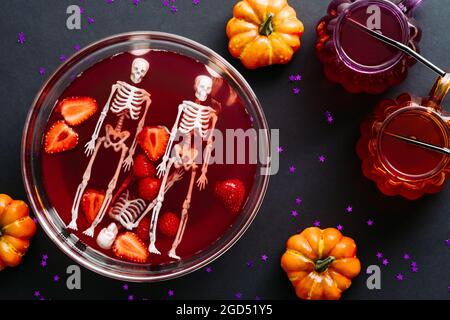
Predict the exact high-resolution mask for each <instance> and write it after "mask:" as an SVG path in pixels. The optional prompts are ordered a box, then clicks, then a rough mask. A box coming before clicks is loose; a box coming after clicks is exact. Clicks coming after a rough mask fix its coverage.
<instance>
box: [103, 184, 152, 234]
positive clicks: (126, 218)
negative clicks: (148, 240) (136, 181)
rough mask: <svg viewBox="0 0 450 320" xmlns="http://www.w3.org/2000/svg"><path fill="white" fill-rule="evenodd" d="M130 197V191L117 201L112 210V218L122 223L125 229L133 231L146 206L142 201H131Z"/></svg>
mask: <svg viewBox="0 0 450 320" xmlns="http://www.w3.org/2000/svg"><path fill="white" fill-rule="evenodd" d="M129 195H130V194H129V192H128V190H127V191H125V192H124V193H122V195H121V196H120V197H119V200H117V202H116V203H115V205H114V207H113V208H112V209H111V217H112V218H113V219H115V220H117V221H118V222H120V224H121V225H122V226H123V227H124V228H126V229H128V230H131V229H132V228H133V224H134V223H135V222H136V220H137V219H138V218H139V217H140V215H141V213H142V212H143V211H144V209H145V207H146V205H145V201H144V200H142V199H134V200H130V199H129Z"/></svg>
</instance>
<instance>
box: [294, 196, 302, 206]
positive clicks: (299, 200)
mask: <svg viewBox="0 0 450 320" xmlns="http://www.w3.org/2000/svg"><path fill="white" fill-rule="evenodd" d="M301 203H302V199H301V198H300V197H297V198H295V204H296V205H300V204H301Z"/></svg>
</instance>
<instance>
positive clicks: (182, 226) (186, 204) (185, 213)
mask: <svg viewBox="0 0 450 320" xmlns="http://www.w3.org/2000/svg"><path fill="white" fill-rule="evenodd" d="M196 174H197V165H196V164H195V163H193V164H192V167H191V181H190V183H189V189H188V193H187V196H186V199H185V200H184V202H183V210H182V211H181V219H180V225H179V226H178V231H177V235H176V236H175V240H174V241H173V244H172V248H171V249H170V251H169V257H171V258H173V259H177V260H180V257H179V256H178V255H177V254H176V250H177V247H178V245H179V244H180V242H181V240H182V239H183V234H184V230H185V229H186V224H187V220H188V212H189V207H190V206H191V198H192V190H193V188H194V184H195V176H196Z"/></svg>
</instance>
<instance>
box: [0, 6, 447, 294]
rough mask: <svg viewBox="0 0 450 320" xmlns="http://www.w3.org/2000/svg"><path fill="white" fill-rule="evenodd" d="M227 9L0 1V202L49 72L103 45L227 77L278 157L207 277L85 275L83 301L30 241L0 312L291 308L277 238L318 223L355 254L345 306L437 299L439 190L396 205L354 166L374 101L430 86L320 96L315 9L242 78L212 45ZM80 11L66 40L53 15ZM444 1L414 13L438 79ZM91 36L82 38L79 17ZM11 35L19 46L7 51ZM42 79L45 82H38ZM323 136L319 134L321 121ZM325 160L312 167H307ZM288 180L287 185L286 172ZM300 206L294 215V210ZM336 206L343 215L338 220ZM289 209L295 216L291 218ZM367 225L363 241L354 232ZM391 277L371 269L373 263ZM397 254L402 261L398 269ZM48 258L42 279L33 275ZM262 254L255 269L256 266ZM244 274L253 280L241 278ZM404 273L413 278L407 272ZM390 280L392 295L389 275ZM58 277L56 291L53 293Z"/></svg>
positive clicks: (335, 90) (443, 218) (51, 248)
mask: <svg viewBox="0 0 450 320" xmlns="http://www.w3.org/2000/svg"><path fill="white" fill-rule="evenodd" d="M234 2H235V1H228V0H220V1H219V0H200V4H199V5H198V6H194V5H193V4H192V3H191V1H188V0H183V1H182V0H178V1H176V2H175V5H177V7H178V12H177V13H171V12H170V10H169V9H168V8H166V7H164V6H163V5H162V1H159V0H141V1H140V3H139V5H138V6H135V5H133V2H132V1H131V0H129V1H128V0H116V1H114V3H113V4H107V3H106V1H104V0H95V1H94V0H86V1H76V0H71V1H69V0H67V1H66V0H64V1H63V0H49V1H44V0H41V1H27V0H14V1H2V2H1V4H0V12H2V16H1V18H0V39H1V41H2V47H1V48H0V84H1V85H0V108H1V109H0V110H1V112H0V165H1V170H0V192H2V193H8V194H10V195H11V196H13V197H14V198H18V199H25V198H26V195H25V192H24V188H23V185H22V177H21V172H20V162H19V159H20V139H21V133H22V128H23V125H24V121H25V117H26V114H27V112H28V108H29V106H30V104H31V102H32V100H33V98H34V96H35V95H36V93H37V92H38V90H39V88H40V86H41V85H42V83H43V82H44V81H45V79H46V77H47V76H48V75H49V74H50V73H51V72H52V71H53V70H55V68H56V67H57V66H58V65H59V64H60V61H59V56H60V55H66V56H70V55H71V54H72V53H73V52H74V50H73V47H74V45H76V44H80V45H81V46H82V47H83V46H85V45H87V44H89V43H90V42H92V41H96V40H98V39H101V38H103V37H106V36H110V35H113V34H115V33H121V32H126V31H133V30H157V31H165V32H172V33H175V34H179V35H182V36H185V37H188V38H191V39H193V40H195V41H198V42H200V43H202V44H204V45H206V46H208V47H210V48H212V49H213V50H215V51H216V52H218V53H219V54H221V55H223V56H224V57H225V58H226V59H227V60H228V61H230V62H231V63H232V64H233V65H234V66H236V67H237V68H238V70H240V71H241V72H242V74H243V75H244V77H245V78H246V79H247V80H248V81H249V83H250V84H251V85H252V87H253V89H254V91H255V92H256V94H257V95H258V97H259V99H260V100H261V103H262V105H263V108H264V111H265V114H266V117H267V120H268V122H269V125H270V127H271V128H279V129H280V135H281V141H280V144H281V146H282V147H283V148H284V152H282V153H281V155H280V159H281V160H280V161H281V164H280V172H279V173H278V175H276V176H274V177H272V178H271V181H270V185H269V189H268V193H267V196H266V198H265V201H264V203H263V205H262V208H261V210H260V212H259V215H258V216H257V218H256V220H255V221H254V223H253V224H252V226H251V227H250V229H249V230H248V231H247V233H246V234H245V235H244V236H243V238H242V239H241V240H240V241H239V242H238V243H237V244H236V245H235V246H234V247H233V248H232V249H230V250H229V251H228V252H227V253H226V254H224V255H223V256H222V257H221V258H219V259H218V260H217V261H216V262H214V263H213V264H212V265H211V267H212V272H210V273H207V272H205V270H199V271H197V272H195V273H193V274H190V275H188V276H185V277H183V278H181V279H177V280H172V281H168V282H163V283H156V284H131V283H130V284H129V288H128V290H124V289H123V288H122V286H123V283H121V282H118V281H115V280H110V279H107V278H104V277H101V276H99V275H96V274H94V273H93V272H91V271H88V270H85V269H83V271H82V290H73V291H70V290H68V289H67V288H66V286H65V279H66V275H65V270H66V267H67V266H68V265H70V264H73V262H72V261H71V260H70V259H69V258H68V257H66V256H65V255H64V254H63V253H61V252H60V251H59V250H58V249H57V248H56V246H55V245H54V244H53V243H52V242H51V241H50V240H49V238H48V237H47V236H46V235H45V234H44V232H43V231H42V229H40V228H39V229H38V233H37V235H36V236H35V238H34V239H33V241H32V245H31V248H30V250H29V251H28V253H27V255H26V257H25V258H24V261H23V263H22V265H21V266H20V267H18V268H15V269H8V270H6V271H3V272H1V273H0V299H36V298H35V297H34V292H35V291H36V290H38V291H40V294H41V297H44V298H46V299H127V298H128V296H129V295H133V296H134V298H135V299H142V298H145V299H167V298H169V297H168V294H167V292H168V290H173V291H174V296H173V297H172V298H170V299H233V298H235V294H236V293H238V292H240V293H242V299H254V298H255V297H260V298H262V299H295V294H294V291H293V289H292V287H291V285H290V283H289V281H288V280H287V278H286V276H285V274H284V273H283V272H282V270H281V268H280V266H279V258H280V256H281V254H282V252H283V251H284V245H285V241H286V240H287V238H288V237H289V236H290V235H292V234H293V233H295V232H296V231H298V230H299V229H300V228H304V227H308V226H311V225H312V224H313V222H314V221H315V220H320V222H321V226H322V227H327V226H336V225H338V224H341V225H343V227H344V233H345V234H346V235H348V236H350V237H353V238H354V239H355V240H356V242H357V244H358V256H359V258H360V259H361V262H362V265H363V269H362V271H361V274H360V276H359V277H357V278H356V279H355V280H354V282H353V285H352V287H351V288H350V290H349V291H347V292H346V293H345V294H344V298H345V299H449V297H450V292H449V289H448V286H450V277H449V275H450V274H449V269H450V268H449V267H450V255H449V249H450V247H449V246H448V245H446V239H448V238H450V232H449V228H448V227H449V224H448V222H449V218H448V215H449V212H450V204H449V201H448V199H449V196H450V188H449V186H448V185H447V186H446V188H445V189H444V191H442V192H441V193H439V194H437V195H433V196H425V197H423V198H422V199H420V200H418V201H415V202H409V201H406V200H404V199H401V198H398V197H394V198H388V197H385V196H383V195H382V194H381V193H380V192H379V191H378V189H377V188H376V187H375V185H374V184H373V183H372V182H371V181H368V180H367V179H366V178H364V177H363V176H362V173H361V170H360V161H359V159H358V158H357V156H356V153H355V144H356V141H357V139H358V138H359V125H360V122H361V121H362V120H363V119H364V118H365V117H366V116H367V115H368V114H369V113H370V111H371V110H372V109H373V107H374V105H375V104H376V102H377V101H379V100H380V99H381V98H382V97H395V96H396V95H397V94H399V93H401V92H403V91H409V92H412V93H414V94H416V95H421V96H424V95H426V94H427V92H428V90H429V89H430V88H431V86H432V85H433V83H434V78H435V76H434V74H433V73H432V72H431V71H429V70H428V69H426V68H425V67H423V66H421V65H416V66H414V67H413V69H412V71H411V72H410V74H409V77H408V79H407V80H406V81H405V82H404V83H403V84H401V85H400V86H398V87H395V88H394V89H391V90H390V91H388V92H386V93H385V94H384V95H382V96H367V95H363V94H361V95H350V94H347V93H345V92H344V91H343V89H342V88H341V87H339V86H335V85H331V84H330V83H328V82H327V81H326V80H325V78H324V76H323V73H322V70H321V66H320V64H319V62H318V60H317V59H316V57H315V54H314V43H315V40H316V36H315V30H314V27H315V24H316V23H317V21H318V20H319V18H320V17H321V16H323V15H324V14H325V10H326V7H327V4H328V1H324V0H320V1H317V0H314V1H313V0H303V1H300V0H298V1H292V0H291V1H290V3H291V5H292V6H293V7H294V8H295V9H296V10H297V13H298V16H299V18H300V19H301V20H302V21H303V23H304V25H305V35H304V37H303V43H302V48H301V50H300V52H299V53H298V54H297V55H296V56H295V58H294V60H293V62H292V63H290V64H289V65H286V66H277V67H271V68H266V69H262V70H258V71H246V70H244V68H243V67H242V66H241V65H240V63H239V61H237V60H234V59H232V58H231V56H230V55H229V53H228V51H227V38H226V35H225V33H224V29H225V24H226V21H227V20H228V19H229V18H230V16H231V12H232V7H233V4H234ZM69 4H78V5H81V6H82V7H84V8H85V13H84V14H83V25H82V29H81V30H78V31H69V30H67V29H66V26H65V24H66V17H67V15H66V13H65V12H66V8H67V6H68V5H69ZM449 14H450V1H448V0H445V1H444V0H439V1H438V0H426V1H424V3H423V5H422V7H421V8H419V9H418V11H417V12H416V19H417V20H418V21H419V23H420V25H421V26H422V29H423V40H422V42H421V48H422V52H423V53H424V54H425V55H426V56H427V57H429V59H430V60H431V61H434V62H436V63H438V64H439V65H440V66H442V67H443V68H448V67H449V66H450V55H449V53H448V52H449V50H450V36H449V34H448V32H447V31H448V30H449V29H450V20H449V19H447V18H446V17H448V16H449ZM88 16H92V17H94V19H95V23H93V24H91V25H88V24H87V22H86V21H87V17H88ZM19 32H24V33H25V35H26V42H25V43H24V44H23V45H21V44H19V43H17V35H18V33H19ZM39 67H45V68H46V75H44V76H41V75H39V73H38V70H39ZM297 73H301V74H302V77H303V80H302V81H301V82H299V87H300V89H301V93H300V94H299V95H294V94H293V93H292V88H293V86H294V85H292V84H290V83H289V81H288V77H289V75H290V74H297ZM327 110H329V111H331V112H332V114H333V118H334V122H333V123H332V124H328V123H327V121H326V117H325V116H324V112H325V111H327ZM320 155H325V156H326V161H325V162H324V163H321V162H320V161H319V156H320ZM291 165H294V166H295V167H296V171H295V173H294V174H291V173H289V166H291ZM296 197H300V198H301V199H302V203H301V204H300V205H297V204H296V203H295V198H296ZM347 206H352V207H353V211H352V212H351V213H347V211H346V208H347ZM294 209H296V210H297V211H298V213H299V216H298V217H296V218H294V217H291V215H290V214H291V210H294ZM369 219H372V220H373V221H374V225H373V226H372V227H369V226H368V225H367V220H369ZM378 251H381V252H382V253H383V254H384V256H385V257H386V258H388V259H389V262H390V264H389V265H388V266H386V267H384V266H381V261H380V260H379V259H377V258H376V256H375V254H376V252H378ZM404 253H408V254H409V255H410V256H411V260H404V259H403V258H402V256H403V254H404ZM43 254H47V255H48V256H49V258H48V265H47V266H46V267H45V268H44V267H41V266H40V262H41V257H42V255H43ZM263 254H266V255H267V256H268V261H267V262H263V261H262V260H261V259H260V256H261V255H263ZM247 261H252V262H253V266H252V267H247V266H246V263H247ZM411 261H416V262H417V265H418V272H417V273H412V272H411V271H410V266H409V265H410V263H411ZM371 264H378V265H380V266H381V269H382V274H381V276H382V289H381V290H372V291H371V290H368V289H367V287H366V279H367V275H366V274H365V268H366V267H367V266H368V265H371ZM398 273H402V274H404V276H405V280H404V281H398V280H396V278H395V275H396V274H398ZM54 275H59V276H60V277H61V280H60V281H58V282H55V281H53V276H54Z"/></svg>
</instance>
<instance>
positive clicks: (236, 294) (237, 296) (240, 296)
mask: <svg viewBox="0 0 450 320" xmlns="http://www.w3.org/2000/svg"><path fill="white" fill-rule="evenodd" d="M234 297H235V298H236V299H240V298H242V293H240V292H236V293H235V294H234Z"/></svg>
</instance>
